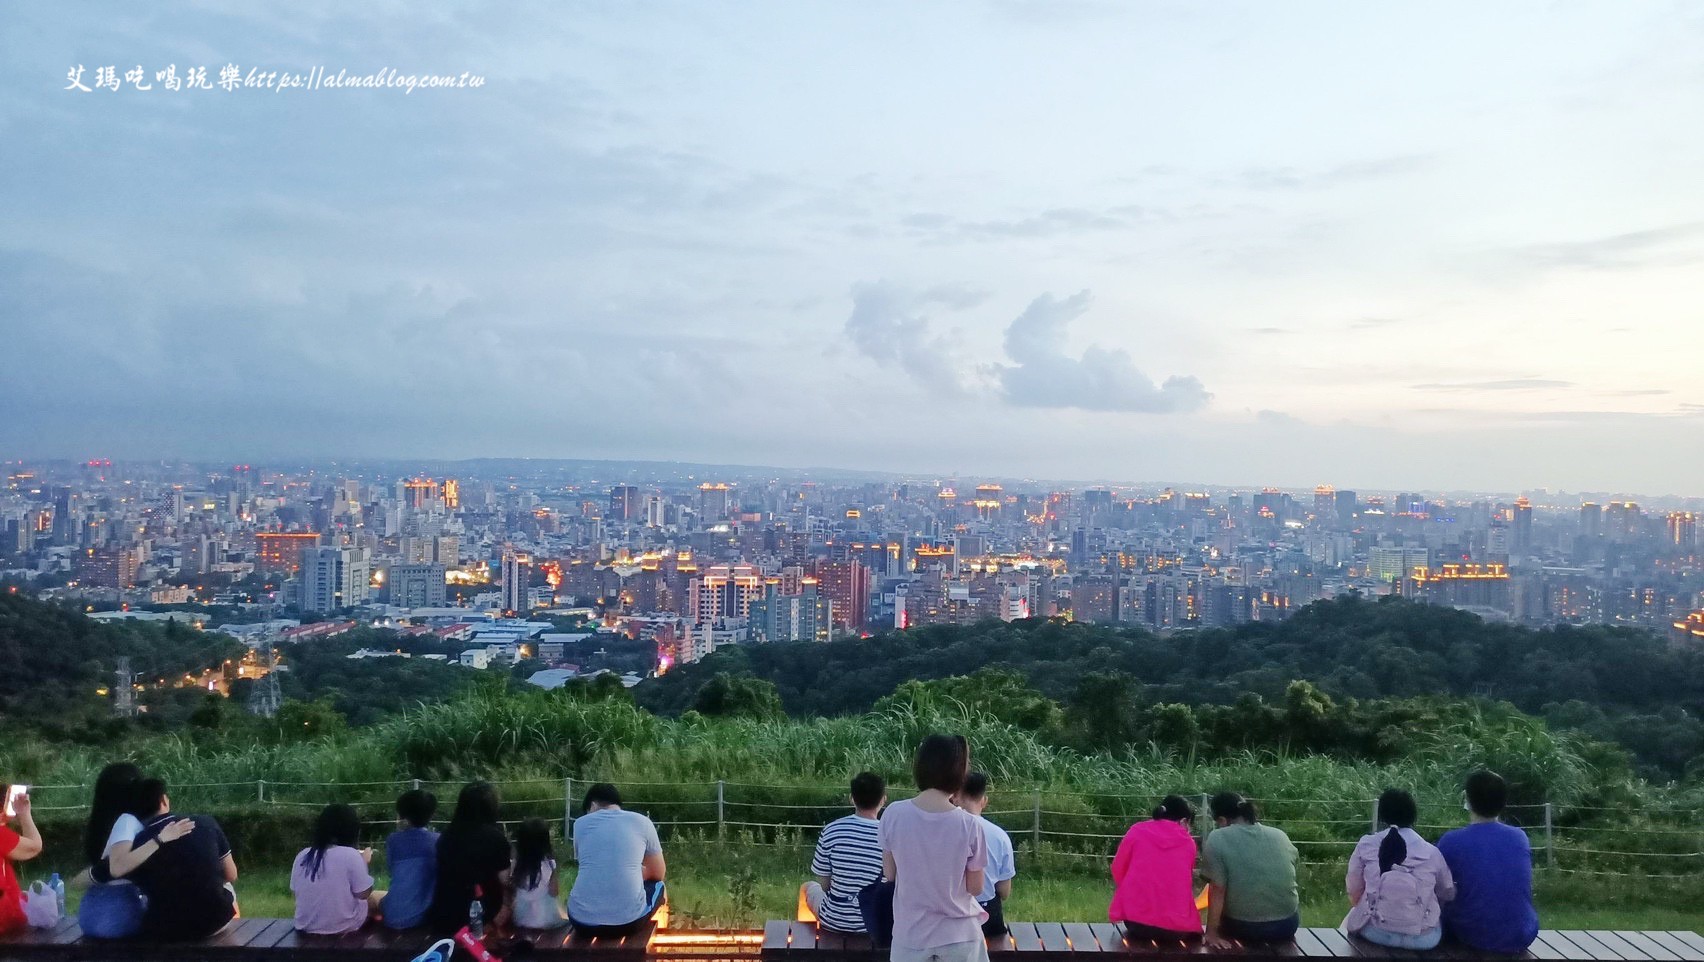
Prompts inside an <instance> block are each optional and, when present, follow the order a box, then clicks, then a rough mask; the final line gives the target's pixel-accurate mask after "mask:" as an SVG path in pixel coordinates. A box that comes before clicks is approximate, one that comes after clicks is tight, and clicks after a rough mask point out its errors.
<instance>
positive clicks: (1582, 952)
mask: <svg viewBox="0 0 1704 962" xmlns="http://www.w3.org/2000/svg"><path fill="white" fill-rule="evenodd" d="M518 938H520V939H521V940H522V941H524V942H525V943H526V944H527V949H526V950H523V952H522V953H516V955H515V958H517V959H521V958H533V959H541V960H552V959H555V960H564V959H579V960H584V959H588V958H596V959H607V960H610V962H638V960H644V959H658V960H669V959H682V960H717V959H726V960H736V959H762V960H764V962H807V960H815V962H878V960H880V959H885V958H886V955H887V953H886V952H879V953H878V952H877V951H876V950H874V949H873V948H871V945H870V940H869V939H868V938H866V937H864V936H860V935H840V934H837V933H834V932H828V931H824V930H820V929H818V928H817V927H816V926H815V925H813V924H811V923H809V922H789V921H784V920H783V921H774V922H769V923H767V924H766V925H765V926H764V929H763V931H762V932H756V931H749V932H741V931H732V932H701V931H687V930H664V931H654V930H650V929H647V930H645V931H643V932H640V933H638V934H635V935H631V936H627V937H624V938H615V939H607V938H584V937H581V936H578V935H576V934H575V933H573V932H571V931H570V930H568V929H556V930H552V931H548V932H525V931H523V932H521V933H519V935H518ZM433 941H434V940H433V939H431V938H429V937H428V936H427V935H426V933H425V932H422V931H417V930H416V931H406V932H396V931H392V930H390V929H386V928H381V927H368V928H365V929H362V930H361V931H360V932H356V933H353V934H351V935H343V936H317V935H303V934H301V933H299V932H297V931H296V928H295V925H294V924H293V923H292V922H291V921H290V920H289V919H243V920H241V921H239V922H238V923H237V924H236V925H235V926H233V927H232V928H231V929H230V930H228V931H226V932H225V933H224V934H223V935H220V936H217V937H215V938H213V939H209V940H207V941H205V942H191V943H171V944H162V943H150V942H141V941H126V942H106V941H101V940H99V939H88V938H84V937H83V933H82V930H81V929H79V928H78V927H77V922H76V920H75V919H67V920H65V921H63V922H61V923H60V925H59V927H58V928H56V929H54V930H52V931H42V930H36V929H32V930H30V931H28V932H25V933H22V934H20V935H17V936H13V937H10V938H4V939H0V962H11V960H18V962H33V960H41V962H124V960H131V959H139V960H156V962H165V960H170V962H309V960H327V959H347V960H351V962H355V960H373V962H379V960H384V962H392V960H394V962H405V960H407V959H411V958H413V957H414V956H415V955H418V954H419V953H421V952H423V951H425V949H426V947H427V946H428V945H430V944H431V943H432V942H433ZM988 952H989V954H990V955H991V956H994V957H995V959H996V960H998V962H1019V960H1018V958H1017V957H1018V956H1023V957H1024V960H1025V962H1058V960H1059V959H1060V957H1063V956H1078V955H1085V954H1095V955H1100V954H1105V953H1116V954H1123V955H1135V956H1142V957H1148V956H1178V955H1234V956H1237V957H1238V958H1241V959H1246V960H1251V962H1278V960H1291V959H1383V960H1394V959H1407V960H1416V959H1420V958H1422V957H1432V958H1437V959H1448V960H1454V962H1463V960H1472V962H1507V959H1508V957H1507V956H1497V955H1489V954H1486V953H1482V952H1475V951H1472V950H1470V949H1467V948H1464V947H1462V946H1458V945H1450V944H1448V943H1446V944H1444V945H1442V946H1439V947H1438V948H1436V949H1434V950H1432V951H1431V952H1408V951H1404V950H1401V949H1386V948H1383V947H1381V946H1377V945H1373V944H1371V943H1369V942H1363V941H1361V940H1360V939H1355V938H1350V937H1346V936H1344V935H1343V933H1341V932H1338V931H1337V930H1336V929H1320V928H1314V929H1302V930H1301V931H1300V932H1298V933H1297V934H1296V939H1295V941H1294V942H1284V943H1278V944H1273V945H1249V946H1244V947H1241V948H1239V949H1236V950H1234V951H1231V952H1214V951H1212V950H1209V949H1207V948H1206V947H1204V946H1202V945H1201V944H1200V943H1199V942H1196V943H1188V942H1159V943H1156V942H1152V941H1147V940H1135V939H1130V938H1127V937H1125V935H1124V934H1123V933H1122V932H1121V931H1120V930H1119V929H1118V927H1117V926H1114V925H1110V924H1108V923H1106V922H1014V923H1012V924H1011V932H1010V934H1008V935H1007V936H1006V937H1005V938H1001V939H991V940H989V943H988ZM1518 958H1519V959H1521V960H1526V962H1704V937H1701V936H1699V935H1698V934H1697V933H1694V932H1631V931H1615V932H1609V931H1593V932H1584V931H1578V930H1573V929H1565V930H1562V931H1548V930H1547V931H1544V932H1540V933H1539V936H1538V941H1537V942H1535V943H1533V946H1532V948H1531V949H1530V950H1529V951H1528V952H1526V953H1525V954H1524V955H1522V956H1519V957H1518Z"/></svg>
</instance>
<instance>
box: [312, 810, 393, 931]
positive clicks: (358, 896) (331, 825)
mask: <svg viewBox="0 0 1704 962" xmlns="http://www.w3.org/2000/svg"><path fill="white" fill-rule="evenodd" d="M360 836H361V816H360V815H358V814H356V812H355V809H354V808H353V807H351V806H349V805H327V806H326V807H325V809H324V810H323V811H321V812H320V814H319V818H318V819H317V820H316V821H315V822H314V842H313V844H312V845H309V846H308V847H307V848H304V849H302V850H301V852H299V853H297V855H296V861H295V864H294V866H293V867H292V868H291V870H290V891H292V892H294V893H295V894H296V929H297V931H300V932H307V933H310V934H313V935H342V934H344V933H346V932H354V931H355V930H357V929H359V928H360V927H361V926H363V925H366V924H367V919H368V918H370V917H371V916H372V915H374V914H375V913H376V911H377V909H378V905H379V902H380V901H381V900H382V899H383V898H384V897H385V893H383V892H376V891H374V890H373V876H372V874H371V870H370V869H369V867H368V866H369V865H370V864H371V863H372V861H373V850H372V849H370V848H363V849H357V848H356V847H355V845H356V843H357V842H358V841H359V840H360Z"/></svg>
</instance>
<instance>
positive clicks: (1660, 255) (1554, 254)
mask: <svg viewBox="0 0 1704 962" xmlns="http://www.w3.org/2000/svg"><path fill="white" fill-rule="evenodd" d="M1700 238H1704V223H1698V222H1693V223H1686V224H1674V225H1672V226H1669V227H1657V228H1652V229H1650V230H1641V231H1631V232H1629V233H1625V234H1614V235H1611V236H1609V237H1599V238H1595V239H1593V240H1585V241H1564V242H1561V243H1550V244H1528V245H1526V246H1524V247H1516V248H1513V249H1511V250H1509V251H1508V252H1507V258H1508V259H1509V260H1510V261H1512V262H1514V263H1515V264H1517V265H1518V266H1521V267H1526V268H1528V269H1532V270H1587V271H1624V270H1633V269H1636V268H1640V267H1649V266H1674V265H1678V264H1691V263H1694V262H1696V261H1698V260H1700V259H1704V253H1701V252H1700V251H1699V250H1698V249H1697V247H1696V246H1693V247H1691V248H1690V249H1687V248H1685V247H1683V246H1682V245H1684V244H1685V242H1688V241H1694V240H1698V239H1700Z"/></svg>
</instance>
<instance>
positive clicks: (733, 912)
mask: <svg viewBox="0 0 1704 962" xmlns="http://www.w3.org/2000/svg"><path fill="white" fill-rule="evenodd" d="M667 855H668V862H669V902H670V906H671V913H672V924H673V925H675V926H676V927H735V928H739V927H743V928H752V927H758V926H761V924H762V923H763V921H764V920H765V919H772V918H790V917H791V916H792V912H793V908H794V905H795V903H796V901H797V898H798V888H799V885H800V883H802V882H804V881H805V879H806V878H807V875H806V865H807V863H808V862H809V859H810V852H809V850H808V849H803V848H795V847H774V846H762V845H752V844H738V843H731V842H730V843H714V842H706V843H681V844H676V845H672V846H670V847H669V849H668V852H667ZM1104 864H1105V863H1103V862H1100V861H1097V860H1088V859H1083V860H1080V861H1069V862H1068V861H1067V860H1065V859H1062V858H1059V857H1057V856H1054V857H1044V858H1043V859H1042V860H1041V862H1040V864H1026V860H1025V859H1024V856H1023V853H1021V852H1020V853H1019V861H1018V873H1019V874H1018V878H1017V879H1016V881H1015V883H1014V886H1013V897H1012V901H1011V902H1010V903H1008V906H1007V910H1006V917H1007V918H1011V919H1031V920H1040V919H1046V920H1055V921H1104V920H1105V918H1106V905H1107V901H1108V899H1109V898H1110V896H1111V885H1110V882H1109V881H1108V880H1107V878H1106V876H1105V875H1104V874H1103V873H1104V872H1105V869H1104V867H1103V866H1104ZM31 868H34V867H33V866H26V867H25V871H24V872H23V873H22V874H23V875H24V877H25V878H26V879H33V878H36V877H37V876H38V875H41V874H45V873H46V872H48V871H53V870H54V867H53V866H43V867H40V868H36V869H35V870H34V871H31V870H30V869H31ZM239 868H240V869H241V870H242V877H241V879H239V881H238V882H237V892H238V894H239V897H240V901H241V904H242V910H243V914H244V915H247V916H250V917H289V916H290V915H291V914H292V912H293V909H294V902H293V900H292V897H291V895H290V873H289V869H288V866H284V865H259V866H256V865H247V866H239ZM573 874H574V867H573V866H572V865H565V866H563V869H562V876H563V890H564V892H566V890H567V886H568V885H569V884H571V880H572V878H573ZM379 885H380V887H381V888H382V887H383V886H384V878H383V875H382V873H381V874H380V876H379ZM1537 887H1538V892H1537V895H1538V903H1539V914H1540V918H1541V920H1542V922H1543V924H1544V926H1545V927H1546V928H1583V929H1698V928H1700V927H1701V926H1700V921H1699V919H1700V914H1699V909H1698V906H1699V905H1700V904H1704V877H1698V878H1692V879H1685V880H1646V879H1634V878H1604V877H1590V876H1570V875H1561V874H1549V873H1543V872H1541V873H1540V874H1539V880H1538V886H1537ZM74 899H75V893H73V900H74ZM1302 901H1303V905H1302V920H1303V923H1304V924H1306V925H1332V926H1334V925H1336V924H1338V923H1339V922H1340V921H1342V918H1343V915H1344V913H1345V912H1347V911H1348V902H1347V901H1346V900H1345V898H1344V896H1343V876H1342V869H1340V868H1337V867H1335V866H1311V865H1310V866H1304V867H1303V872H1302Z"/></svg>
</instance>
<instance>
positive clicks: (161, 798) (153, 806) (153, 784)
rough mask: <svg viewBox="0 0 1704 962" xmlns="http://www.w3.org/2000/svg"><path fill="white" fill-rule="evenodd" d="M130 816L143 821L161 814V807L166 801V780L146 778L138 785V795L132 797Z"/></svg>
mask: <svg viewBox="0 0 1704 962" xmlns="http://www.w3.org/2000/svg"><path fill="white" fill-rule="evenodd" d="M131 799H132V801H131V805H132V806H134V807H133V808H132V809H131V810H130V814H132V815H134V816H136V817H137V818H139V819H142V820H143V821H147V820H148V819H150V818H153V817H154V816H155V815H158V814H160V806H161V805H162V804H164V803H165V801H166V780H165V779H163V778H144V779H142V781H140V782H138V783H137V785H136V794H135V795H132V796H131Z"/></svg>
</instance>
